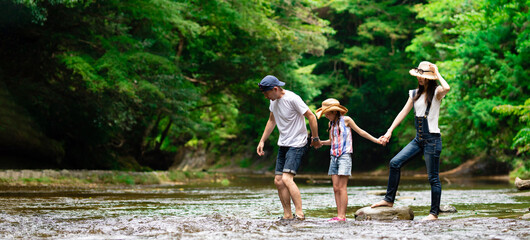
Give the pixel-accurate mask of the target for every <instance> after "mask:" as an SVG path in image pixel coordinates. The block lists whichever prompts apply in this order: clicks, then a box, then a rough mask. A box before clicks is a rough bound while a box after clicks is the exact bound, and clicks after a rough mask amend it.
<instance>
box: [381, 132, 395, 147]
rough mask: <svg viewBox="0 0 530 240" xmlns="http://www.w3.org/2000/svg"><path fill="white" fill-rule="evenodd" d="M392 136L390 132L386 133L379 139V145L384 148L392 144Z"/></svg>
mask: <svg viewBox="0 0 530 240" xmlns="http://www.w3.org/2000/svg"><path fill="white" fill-rule="evenodd" d="M391 136H392V132H390V131H388V132H386V133H385V135H383V136H381V137H379V139H377V140H378V141H379V144H381V145H383V146H386V144H387V143H388V142H390V137H391Z"/></svg>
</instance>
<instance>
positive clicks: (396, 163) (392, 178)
mask: <svg viewBox="0 0 530 240" xmlns="http://www.w3.org/2000/svg"><path fill="white" fill-rule="evenodd" d="M417 91H418V90H417V89H416V90H414V92H413V94H412V99H414V97H415V96H416V92H417ZM430 108H431V104H430V103H429V104H428V105H427V109H426V110H425V116H423V117H417V116H416V114H414V125H415V126H416V137H415V138H414V139H413V140H412V141H411V142H410V143H409V144H407V146H405V148H403V149H402V150H401V151H400V152H399V153H398V154H397V155H396V156H395V157H394V158H392V160H390V174H389V176H388V187H387V192H386V195H385V199H384V200H385V201H387V202H391V203H393V202H394V200H395V198H396V192H397V189H398V185H399V179H400V176H401V167H402V166H403V165H404V164H405V163H407V162H408V161H410V160H411V159H412V158H413V157H414V156H415V155H416V154H419V153H421V152H423V156H424V158H425V165H426V167H427V173H428V176H429V183H430V184H431V211H430V214H433V215H435V216H438V213H439V211H440V198H441V196H442V184H441V183H440V178H439V176H438V173H439V168H440V153H441V152H442V138H441V135H440V134H439V133H430V132H429V124H428V121H427V116H428V115H429V110H430Z"/></svg>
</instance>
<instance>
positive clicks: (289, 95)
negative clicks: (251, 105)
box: [269, 89, 309, 147]
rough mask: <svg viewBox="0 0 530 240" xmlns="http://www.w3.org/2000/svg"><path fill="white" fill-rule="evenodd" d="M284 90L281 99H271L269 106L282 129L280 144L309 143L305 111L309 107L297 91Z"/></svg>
mask: <svg viewBox="0 0 530 240" xmlns="http://www.w3.org/2000/svg"><path fill="white" fill-rule="evenodd" d="M284 91H285V94H284V95H283V96H282V97H281V98H280V99H276V100H275V101H272V100H271V101H270V106H269V110H270V111H271V112H272V114H274V120H275V121H276V126H278V130H279V131H280V138H279V139H278V146H281V147H303V146H305V145H306V143H307V128H306V124H305V118H304V113H306V112H307V110H309V107H308V106H307V104H305V102H304V101H303V100H302V98H300V96H298V95H296V93H293V92H291V91H289V90H285V89H284Z"/></svg>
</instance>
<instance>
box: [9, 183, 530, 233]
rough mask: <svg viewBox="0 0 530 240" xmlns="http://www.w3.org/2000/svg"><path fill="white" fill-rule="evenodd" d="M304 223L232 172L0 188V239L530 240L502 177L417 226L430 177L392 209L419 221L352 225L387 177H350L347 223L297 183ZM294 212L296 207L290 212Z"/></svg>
mask: <svg viewBox="0 0 530 240" xmlns="http://www.w3.org/2000/svg"><path fill="white" fill-rule="evenodd" d="M295 180H296V181H297V183H298V185H299V187H300V189H301V192H302V201H303V207H304V212H305V214H306V220H305V221H289V222H280V221H278V220H277V218H278V217H279V216H281V215H282V210H281V205H280V203H279V200H278V196H277V192H276V190H275V188H274V185H273V183H272V177H263V176H261V177H251V176H234V177H233V178H231V179H230V183H229V184H226V182H224V183H225V184H215V183H214V184H202V185H181V186H164V185H157V186H121V187H116V186H113V187H106V188H53V187H38V188H36V187H5V186H4V187H0V238H1V239H12V238H23V239H35V238H38V239H46V238H49V239H138V238H140V239H147V238H162V239H252V238H253V239H530V221H528V220H521V219H519V217H520V216H522V215H523V214H525V213H528V212H529V207H530V196H529V194H527V193H526V194H525V192H521V191H517V189H515V187H514V186H513V184H510V183H509V182H508V181H505V180H488V181H486V180H476V179H475V180H473V179H467V180H452V181H450V183H449V182H448V181H446V182H444V183H443V184H442V187H443V192H442V205H448V204H449V205H452V206H454V207H456V209H457V210H458V212H457V213H452V214H449V213H447V214H441V215H440V220H438V221H434V222H422V221H419V220H420V219H421V218H422V217H424V216H426V215H427V214H428V211H429V207H430V188H429V186H428V183H427V180H426V179H424V180H423V179H422V180H412V179H408V180H407V179H402V183H401V185H400V189H399V194H400V195H399V196H398V198H399V197H404V198H405V199H403V200H401V201H396V204H395V206H410V207H411V208H412V209H413V210H414V214H415V218H414V220H412V221H409V220H397V221H355V219H354V213H355V211H356V210H357V209H359V208H361V207H365V206H368V205H370V204H371V203H374V202H376V201H378V200H380V199H381V198H382V197H381V196H376V195H372V194H370V193H371V192H373V191H375V190H384V189H385V187H386V179H360V178H359V179H351V180H350V182H349V187H348V194H349V205H348V212H347V217H348V218H349V219H348V221H347V222H341V223H329V222H327V220H328V219H329V218H331V217H334V216H335V214H336V208H335V202H334V197H333V190H332V187H331V183H330V182H329V181H328V180H326V179H325V178H324V179H323V180H322V179H321V180H317V181H311V180H309V179H308V178H303V177H297V178H295ZM293 209H294V206H293Z"/></svg>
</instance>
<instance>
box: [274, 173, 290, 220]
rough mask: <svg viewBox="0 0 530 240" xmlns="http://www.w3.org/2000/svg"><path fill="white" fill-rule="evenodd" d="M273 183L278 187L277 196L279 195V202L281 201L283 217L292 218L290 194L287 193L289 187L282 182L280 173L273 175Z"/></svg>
mask: <svg viewBox="0 0 530 240" xmlns="http://www.w3.org/2000/svg"><path fill="white" fill-rule="evenodd" d="M274 185H276V188H277V189H278V196H279V197H280V202H281V203H282V207H283V218H285V219H291V218H293V213H292V211H291V195H290V194H289V189H287V187H286V186H285V184H284V183H283V180H282V175H275V176H274Z"/></svg>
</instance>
